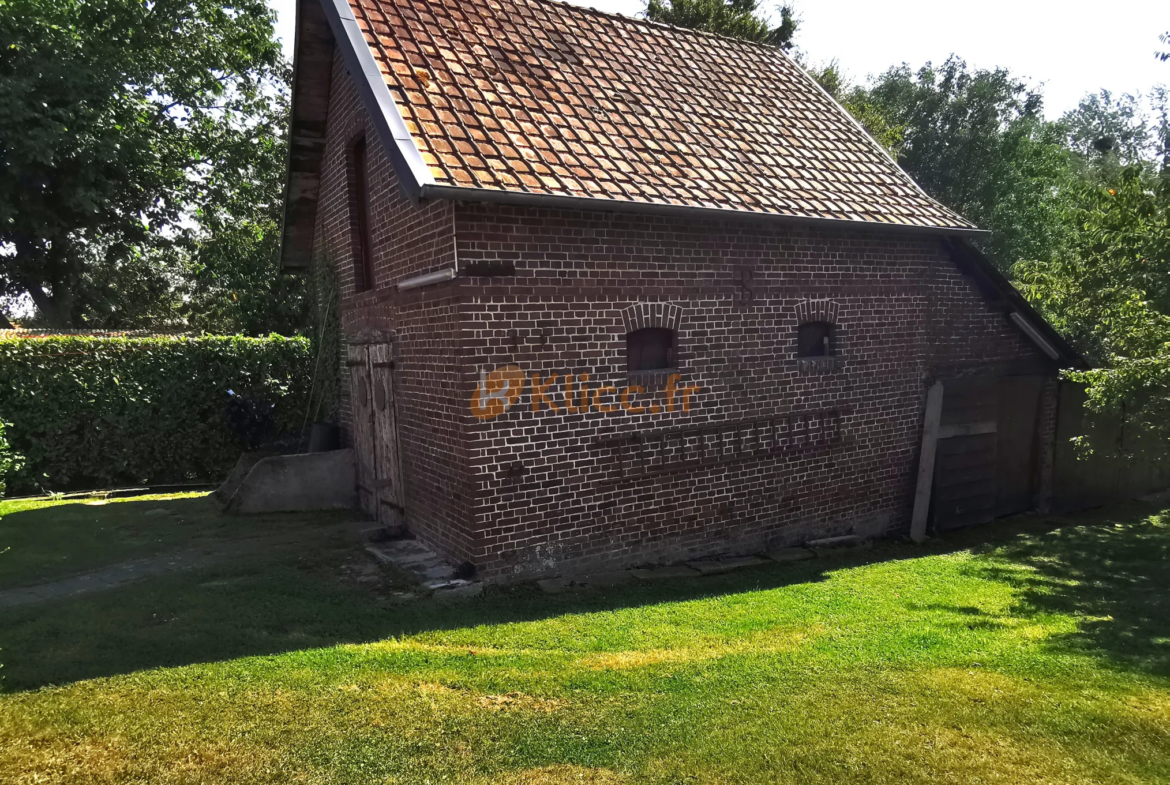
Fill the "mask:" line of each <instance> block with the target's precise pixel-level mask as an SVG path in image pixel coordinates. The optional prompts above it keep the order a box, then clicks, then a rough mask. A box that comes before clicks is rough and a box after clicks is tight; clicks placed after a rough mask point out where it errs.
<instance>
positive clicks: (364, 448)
mask: <svg viewBox="0 0 1170 785" xmlns="http://www.w3.org/2000/svg"><path fill="white" fill-rule="evenodd" d="M369 355H370V353H369V347H368V346H366V345H365V344H356V345H355V344H351V345H350V346H349V347H348V348H347V350H346V361H345V364H346V367H347V368H348V370H349V401H350V411H351V413H352V414H353V457H354V462H355V463H356V465H357V492H358V504H359V506H360V507H361V508H362V511H363V512H365V513H366V514H367V515H369V516H370V517H371V518H377V517H378V499H377V481H378V480H377V469H376V463H375V461H376V458H375V452H374V443H375V436H374V394H373V389H372V385H371V379H370V356H369Z"/></svg>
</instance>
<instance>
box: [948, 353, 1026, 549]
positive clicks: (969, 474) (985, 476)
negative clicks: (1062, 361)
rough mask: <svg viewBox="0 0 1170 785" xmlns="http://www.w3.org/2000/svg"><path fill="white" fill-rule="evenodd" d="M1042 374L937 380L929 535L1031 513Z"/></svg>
mask: <svg viewBox="0 0 1170 785" xmlns="http://www.w3.org/2000/svg"><path fill="white" fill-rule="evenodd" d="M1043 390H1044V377H1043V376H1004V377H998V378H996V377H982V378H964V379H952V380H944V382H943V406H942V416H941V418H940V420H939V432H938V446H937V448H936V452H935V463H934V490H933V493H932V495H931V521H932V522H933V524H934V528H935V530H936V531H946V530H948V529H957V528H961V527H964V526H973V525H975V524H979V523H987V522H988V521H990V520H992V519H993V518H998V517H1001V516H1004V515H1011V514H1013V513H1017V512H1023V511H1024V510H1029V509H1031V508H1032V506H1033V504H1034V502H1035V498H1036V488H1037V487H1038V482H1039V465H1040V464H1039V461H1040V438H1039V423H1040V406H1041V401H1042V398H1043Z"/></svg>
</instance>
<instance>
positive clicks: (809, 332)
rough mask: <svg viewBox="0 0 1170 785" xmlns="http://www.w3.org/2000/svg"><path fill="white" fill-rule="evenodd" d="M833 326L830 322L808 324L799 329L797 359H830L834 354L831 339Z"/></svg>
mask: <svg viewBox="0 0 1170 785" xmlns="http://www.w3.org/2000/svg"><path fill="white" fill-rule="evenodd" d="M832 336H833V325H831V324H829V323H828V322H806V323H804V324H802V325H800V327H799V328H797V334H796V356H797V357H828V356H829V355H830V354H832V352H831V350H830V348H831V347H830V344H829V339H830V338H832Z"/></svg>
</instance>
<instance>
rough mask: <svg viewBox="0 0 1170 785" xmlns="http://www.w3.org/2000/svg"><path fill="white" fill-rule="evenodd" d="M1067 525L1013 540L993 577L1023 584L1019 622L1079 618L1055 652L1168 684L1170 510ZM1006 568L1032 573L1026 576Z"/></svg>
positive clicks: (1082, 518) (1080, 519) (1123, 510)
mask: <svg viewBox="0 0 1170 785" xmlns="http://www.w3.org/2000/svg"><path fill="white" fill-rule="evenodd" d="M1061 523H1063V524H1064V525H1061V526H1058V527H1040V528H1039V529H1037V530H1035V531H1025V532H1021V533H1020V534H1018V535H1017V536H1015V537H1012V538H1010V539H1009V540H1008V541H1006V542H1005V543H1004V544H1003V545H1002V546H1001V547H999V548H998V549H997V550H996V552H995V553H994V554H993V555H992V557H991V558H990V559H989V560H988V563H987V565H986V574H987V575H988V577H990V578H992V579H995V580H1003V581H1009V582H1014V583H1017V584H1022V588H1023V589H1024V591H1023V596H1024V598H1025V599H1024V600H1023V601H1022V602H1021V603H1020V604H1019V607H1017V608H1016V609H1015V610H1014V612H1015V613H1017V614H1019V615H1024V616H1027V615H1031V614H1049V613H1056V614H1070V615H1076V616H1079V617H1081V619H1082V621H1081V623H1080V625H1079V629H1078V631H1077V632H1075V633H1072V634H1071V635H1068V636H1065V637H1063V638H1061V639H1058V640H1056V641H1054V642H1053V644H1054V645H1056V646H1061V647H1064V648H1067V649H1069V650H1072V651H1077V652H1081V653H1086V654H1091V655H1094V656H1099V657H1103V658H1106V659H1108V660H1110V661H1112V662H1113V663H1114V664H1115V666H1117V667H1119V668H1122V669H1125V670H1142V671H1145V672H1148V673H1152V674H1155V675H1158V676H1170V510H1164V511H1159V509H1158V508H1157V507H1153V506H1151V505H1142V504H1137V503H1133V504H1127V505H1122V506H1118V507H1114V508H1111V509H1109V510H1104V511H1094V512H1090V513H1085V514H1082V515H1078V516H1069V517H1068V518H1065V519H1063V520H1061ZM1008 563H1013V564H1018V565H1025V566H1027V567H1030V568H1032V569H1031V571H1030V572H1027V573H1025V574H1024V575H1023V576H1021V575H1020V573H1019V572H1018V571H1009V570H1007V569H1006V566H1007V564H1008ZM1009 572H1010V574H1009Z"/></svg>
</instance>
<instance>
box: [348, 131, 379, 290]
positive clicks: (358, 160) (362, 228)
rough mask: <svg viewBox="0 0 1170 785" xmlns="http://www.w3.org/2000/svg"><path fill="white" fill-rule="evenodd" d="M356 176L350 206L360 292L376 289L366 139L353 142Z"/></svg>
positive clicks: (356, 273)
mask: <svg viewBox="0 0 1170 785" xmlns="http://www.w3.org/2000/svg"><path fill="white" fill-rule="evenodd" d="M351 156H352V161H353V176H352V178H351V179H350V199H349V206H350V210H352V211H353V212H352V217H351V221H350V223H351V226H352V227H353V255H354V260H353V268H354V269H353V280H354V288H355V289H356V290H357V291H359V292H364V291H366V290H367V289H373V288H374V259H373V249H372V247H371V242H370V187H369V171H368V166H367V160H366V139H365V137H362V138H361V139H358V140H357V141H356V142H354V144H353V148H352V151H351Z"/></svg>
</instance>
